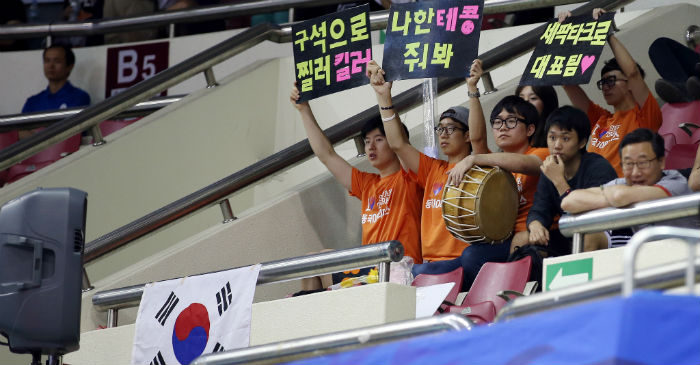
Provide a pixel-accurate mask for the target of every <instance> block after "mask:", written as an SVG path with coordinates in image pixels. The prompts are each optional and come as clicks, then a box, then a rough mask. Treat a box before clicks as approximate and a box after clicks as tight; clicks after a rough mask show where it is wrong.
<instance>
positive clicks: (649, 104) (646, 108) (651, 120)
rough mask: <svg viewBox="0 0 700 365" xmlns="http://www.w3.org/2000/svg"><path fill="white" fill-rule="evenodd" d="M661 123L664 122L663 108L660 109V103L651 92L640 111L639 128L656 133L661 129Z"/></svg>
mask: <svg viewBox="0 0 700 365" xmlns="http://www.w3.org/2000/svg"><path fill="white" fill-rule="evenodd" d="M661 122H663V116H662V115H661V108H659V103H658V102H657V101H656V98H654V95H652V94H651V91H650V92H649V96H647V100H645V101H644V105H642V108H641V111H640V118H639V126H640V127H642V128H649V129H651V130H652V131H654V132H656V131H658V130H659V127H661Z"/></svg>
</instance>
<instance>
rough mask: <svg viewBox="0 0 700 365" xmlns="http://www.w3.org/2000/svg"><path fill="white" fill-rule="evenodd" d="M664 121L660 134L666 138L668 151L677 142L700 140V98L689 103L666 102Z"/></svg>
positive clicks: (662, 110) (692, 142) (688, 142)
mask: <svg viewBox="0 0 700 365" xmlns="http://www.w3.org/2000/svg"><path fill="white" fill-rule="evenodd" d="M661 113H662V114H663V118H664V121H663V123H662V124H661V127H660V128H659V134H660V135H661V137H663V139H664V144H665V146H666V153H668V152H670V151H671V148H673V146H675V145H677V144H697V143H699V142H700V132H698V130H699V129H700V100H695V101H692V102H689V103H677V104H671V103H666V104H664V106H663V107H661Z"/></svg>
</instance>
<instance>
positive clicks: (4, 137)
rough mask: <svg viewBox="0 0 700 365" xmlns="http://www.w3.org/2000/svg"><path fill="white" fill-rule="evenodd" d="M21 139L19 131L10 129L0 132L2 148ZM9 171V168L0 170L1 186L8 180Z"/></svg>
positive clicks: (0, 145)
mask: <svg viewBox="0 0 700 365" xmlns="http://www.w3.org/2000/svg"><path fill="white" fill-rule="evenodd" d="M17 141H19V135H18V134H17V131H9V132H5V133H0V150H1V149H4V148H5V147H7V146H9V145H11V144H13V143H15V142H17ZM8 173H9V169H5V170H2V171H0V186H3V185H5V181H7V175H8Z"/></svg>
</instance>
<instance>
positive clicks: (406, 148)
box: [367, 60, 420, 173]
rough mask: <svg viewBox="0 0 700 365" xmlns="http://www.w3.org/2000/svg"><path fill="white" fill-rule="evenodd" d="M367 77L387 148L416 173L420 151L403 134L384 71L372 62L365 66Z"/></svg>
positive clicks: (389, 83) (389, 84)
mask: <svg viewBox="0 0 700 365" xmlns="http://www.w3.org/2000/svg"><path fill="white" fill-rule="evenodd" d="M367 77H369V80H370V84H371V85H372V88H373V89H374V92H375V94H376V95H377V106H378V107H379V114H380V115H381V117H382V122H383V123H384V132H385V133H386V138H387V141H388V142H389V146H390V147H391V149H392V150H394V152H396V154H397V155H398V156H399V159H400V160H401V162H402V164H403V166H405V167H407V168H408V169H410V170H411V171H413V172H415V173H418V166H419V164H420V151H418V150H417V149H416V148H415V147H413V146H411V144H410V143H409V142H408V137H407V136H406V135H405V134H404V132H403V127H402V126H401V119H400V118H399V114H398V112H397V111H396V109H394V104H393V102H392V100H391V86H392V83H391V82H386V81H385V80H384V70H382V69H381V67H379V65H378V64H377V63H376V62H375V61H374V60H372V61H370V63H368V64H367Z"/></svg>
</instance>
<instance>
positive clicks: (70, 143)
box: [6, 134, 80, 183]
mask: <svg viewBox="0 0 700 365" xmlns="http://www.w3.org/2000/svg"><path fill="white" fill-rule="evenodd" d="M79 148H80V134H76V135H74V136H72V137H69V138H67V139H65V140H63V141H61V142H58V143H56V144H54V145H53V146H51V147H48V148H46V149H44V150H42V151H40V152H37V153H36V154H34V155H33V156H31V157H29V158H27V159H26V160H24V161H22V162H21V163H18V164H16V165H14V166H12V167H10V169H9V170H8V173H7V178H6V179H7V180H6V181H7V182H8V183H11V182H14V181H17V180H19V179H21V178H22V177H24V176H27V175H29V174H31V173H33V172H35V171H37V170H40V169H42V168H44V167H46V166H48V165H50V164H52V163H53V162H55V161H57V160H58V159H60V158H62V157H65V156H67V155H69V154H71V153H73V152H75V151H77V150H78V149H79Z"/></svg>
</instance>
